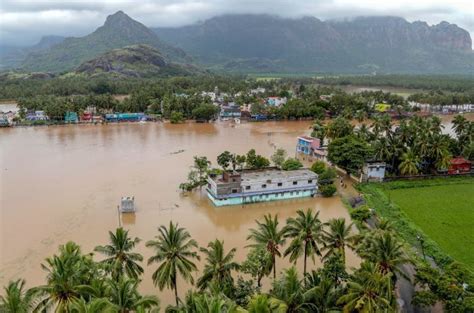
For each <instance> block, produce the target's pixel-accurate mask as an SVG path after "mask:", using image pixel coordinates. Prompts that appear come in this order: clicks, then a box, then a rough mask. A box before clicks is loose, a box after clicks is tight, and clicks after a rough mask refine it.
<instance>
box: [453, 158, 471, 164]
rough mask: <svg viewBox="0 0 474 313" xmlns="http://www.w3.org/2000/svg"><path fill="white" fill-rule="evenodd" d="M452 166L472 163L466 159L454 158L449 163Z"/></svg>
mask: <svg viewBox="0 0 474 313" xmlns="http://www.w3.org/2000/svg"><path fill="white" fill-rule="evenodd" d="M449 162H450V163H451V164H452V165H459V164H471V161H469V160H466V159H465V158H462V157H459V158H453V159H451V161H449Z"/></svg>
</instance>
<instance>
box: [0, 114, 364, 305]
mask: <svg viewBox="0 0 474 313" xmlns="http://www.w3.org/2000/svg"><path fill="white" fill-rule="evenodd" d="M310 124H311V123H310V122H265V123H242V124H239V125H232V124H228V123H215V124H194V123H187V124H181V125H172V124H167V123H165V124H163V123H148V124H111V125H87V126H85V125H78V126H57V127H30V128H20V127H17V128H10V129H2V130H0V149H1V151H0V166H1V168H0V170H1V172H0V197H1V198H0V205H1V206H0V209H1V212H0V213H1V214H0V222H1V230H0V243H1V247H0V248H1V249H0V262H1V263H0V270H1V271H0V285H2V286H3V285H5V284H6V283H7V282H8V281H9V280H11V279H17V278H20V277H21V278H25V279H26V280H27V282H28V285H29V286H33V285H38V284H41V283H43V282H44V279H45V273H44V272H43V271H42V270H41V268H40V263H41V262H43V260H44V259H45V258H46V257H47V256H50V255H52V254H54V253H56V252H57V249H58V246H59V245H61V244H64V243H66V242H67V241H69V240H72V241H75V242H77V243H78V244H80V245H81V246H82V248H83V251H84V252H90V251H92V249H93V248H94V247H95V246H96V245H99V244H105V243H107V242H108V234H107V232H108V231H109V230H113V229H115V228H116V227H117V225H118V220H117V210H116V207H117V204H118V202H119V199H120V197H122V196H124V195H134V196H135V199H136V205H137V212H136V214H135V215H131V216H130V215H128V216H124V217H123V224H124V226H125V227H126V228H127V229H129V230H130V233H131V235H132V236H137V237H139V238H141V239H142V240H143V241H142V242H141V243H140V244H139V246H138V248H137V250H138V252H140V253H142V254H143V255H144V257H145V260H146V259H147V258H148V257H150V256H151V252H152V251H150V250H149V249H148V248H146V247H145V244H144V242H145V241H146V240H149V239H152V238H153V236H155V235H156V234H157V228H158V226H160V225H163V224H168V223H169V221H170V220H173V221H175V222H178V223H179V224H180V225H181V226H183V227H186V228H187V229H188V230H189V232H190V233H191V235H192V237H193V238H194V239H196V240H197V241H198V243H199V244H200V245H201V246H205V245H207V243H208V242H209V241H211V240H213V239H215V238H219V239H223V240H224V242H225V247H226V249H227V250H228V249H230V248H232V247H236V248H237V249H238V250H237V255H236V259H237V260H238V261H243V260H244V258H245V254H246V249H245V246H246V244H247V242H246V236H247V234H248V230H249V228H252V227H254V226H255V219H261V218H262V217H263V215H264V214H266V213H272V214H278V215H279V217H280V220H281V222H282V223H283V222H284V220H285V219H286V218H287V217H289V216H292V215H294V213H295V212H296V210H298V209H304V208H314V209H316V210H319V211H320V212H321V213H320V217H321V219H322V220H324V221H327V220H328V219H329V218H332V217H344V218H346V219H349V216H348V212H347V210H346V209H345V208H344V206H343V204H342V202H341V199H340V198H339V197H333V198H329V199H323V198H307V199H300V200H288V201H280V202H269V203H264V204H251V205H245V206H232V207H220V208H216V207H214V206H212V204H211V203H210V202H209V200H208V199H207V198H206V196H205V194H204V192H202V193H199V192H196V193H193V194H191V195H188V196H183V195H181V194H180V192H179V190H178V185H179V184H180V183H181V182H183V181H185V180H186V176H187V173H188V171H189V166H190V165H191V164H192V162H193V156H195V155H205V156H207V157H208V158H209V159H210V160H212V161H213V164H216V162H215V159H216V156H217V155H218V154H219V153H221V152H222V151H224V150H229V151H232V152H236V153H245V152H247V151H248V150H249V149H251V148H255V149H256V150H257V152H258V153H260V154H263V155H265V156H267V157H269V156H270V155H271V154H272V153H273V151H274V150H275V149H276V148H280V147H281V148H284V149H286V150H287V151H288V153H289V155H290V156H291V155H293V153H294V151H295V143H296V136H297V135H299V134H303V133H306V134H307V133H309V126H310ZM347 262H348V265H349V266H356V265H357V264H358V259H357V257H356V256H355V255H354V254H353V253H352V252H348V257H347ZM301 263H302V262H299V264H298V265H300V266H301V265H302V264H301ZM287 265H288V261H287V260H280V259H279V260H277V269H281V268H282V267H283V266H287ZM313 266H314V267H317V266H319V262H318V261H317V262H316V264H315V265H312V264H311V266H310V269H311V267H313ZM144 267H145V275H144V278H143V282H142V284H141V289H142V291H143V292H144V293H146V294H157V295H158V296H159V297H160V298H161V300H162V305H163V306H165V305H167V304H169V303H172V299H173V298H172V294H171V292H170V291H167V290H164V291H163V292H159V291H158V290H157V289H156V288H155V287H153V283H152V281H151V274H152V272H153V270H154V269H155V268H156V265H152V266H144ZM178 284H179V286H180V288H179V289H180V290H179V292H180V294H181V295H184V291H185V289H186V288H188V287H189V286H187V285H185V284H184V283H183V282H181V281H180V282H179V283H178ZM267 284H268V281H267Z"/></svg>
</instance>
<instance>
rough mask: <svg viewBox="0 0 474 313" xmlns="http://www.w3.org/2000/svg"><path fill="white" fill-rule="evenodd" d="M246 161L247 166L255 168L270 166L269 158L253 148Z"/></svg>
mask: <svg viewBox="0 0 474 313" xmlns="http://www.w3.org/2000/svg"><path fill="white" fill-rule="evenodd" d="M246 163H247V167H248V168H249V169H253V170H257V169H262V168H265V167H268V166H270V161H269V160H268V159H267V158H265V157H263V156H261V155H259V154H256V152H255V149H251V150H249V152H247V156H246Z"/></svg>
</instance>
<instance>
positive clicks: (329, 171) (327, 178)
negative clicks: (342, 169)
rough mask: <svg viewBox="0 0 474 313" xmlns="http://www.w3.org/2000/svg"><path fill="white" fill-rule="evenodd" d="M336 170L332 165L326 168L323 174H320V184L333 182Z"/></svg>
mask: <svg viewBox="0 0 474 313" xmlns="http://www.w3.org/2000/svg"><path fill="white" fill-rule="evenodd" d="M336 176H337V174H336V170H335V169H333V168H332V167H328V168H326V170H324V172H323V173H322V174H320V175H319V177H318V178H319V184H320V185H327V184H332V182H333V180H334V178H336Z"/></svg>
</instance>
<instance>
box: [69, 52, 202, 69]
mask: <svg viewBox="0 0 474 313" xmlns="http://www.w3.org/2000/svg"><path fill="white" fill-rule="evenodd" d="M202 72H203V71H201V70H199V69H198V68H197V67H194V66H191V65H184V64H177V63H171V62H169V61H168V60H167V59H166V58H165V57H164V56H163V55H162V54H161V53H160V51H159V50H157V49H155V48H153V47H151V46H148V45H133V46H128V47H124V48H121V49H114V50H111V51H109V52H106V53H104V54H102V55H100V56H98V57H96V58H94V59H92V60H89V61H86V62H84V63H82V64H81V65H80V66H79V67H78V68H77V69H76V73H83V74H87V75H91V76H97V75H114V76H127V77H150V76H172V75H180V76H183V75H192V74H196V73H202Z"/></svg>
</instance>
